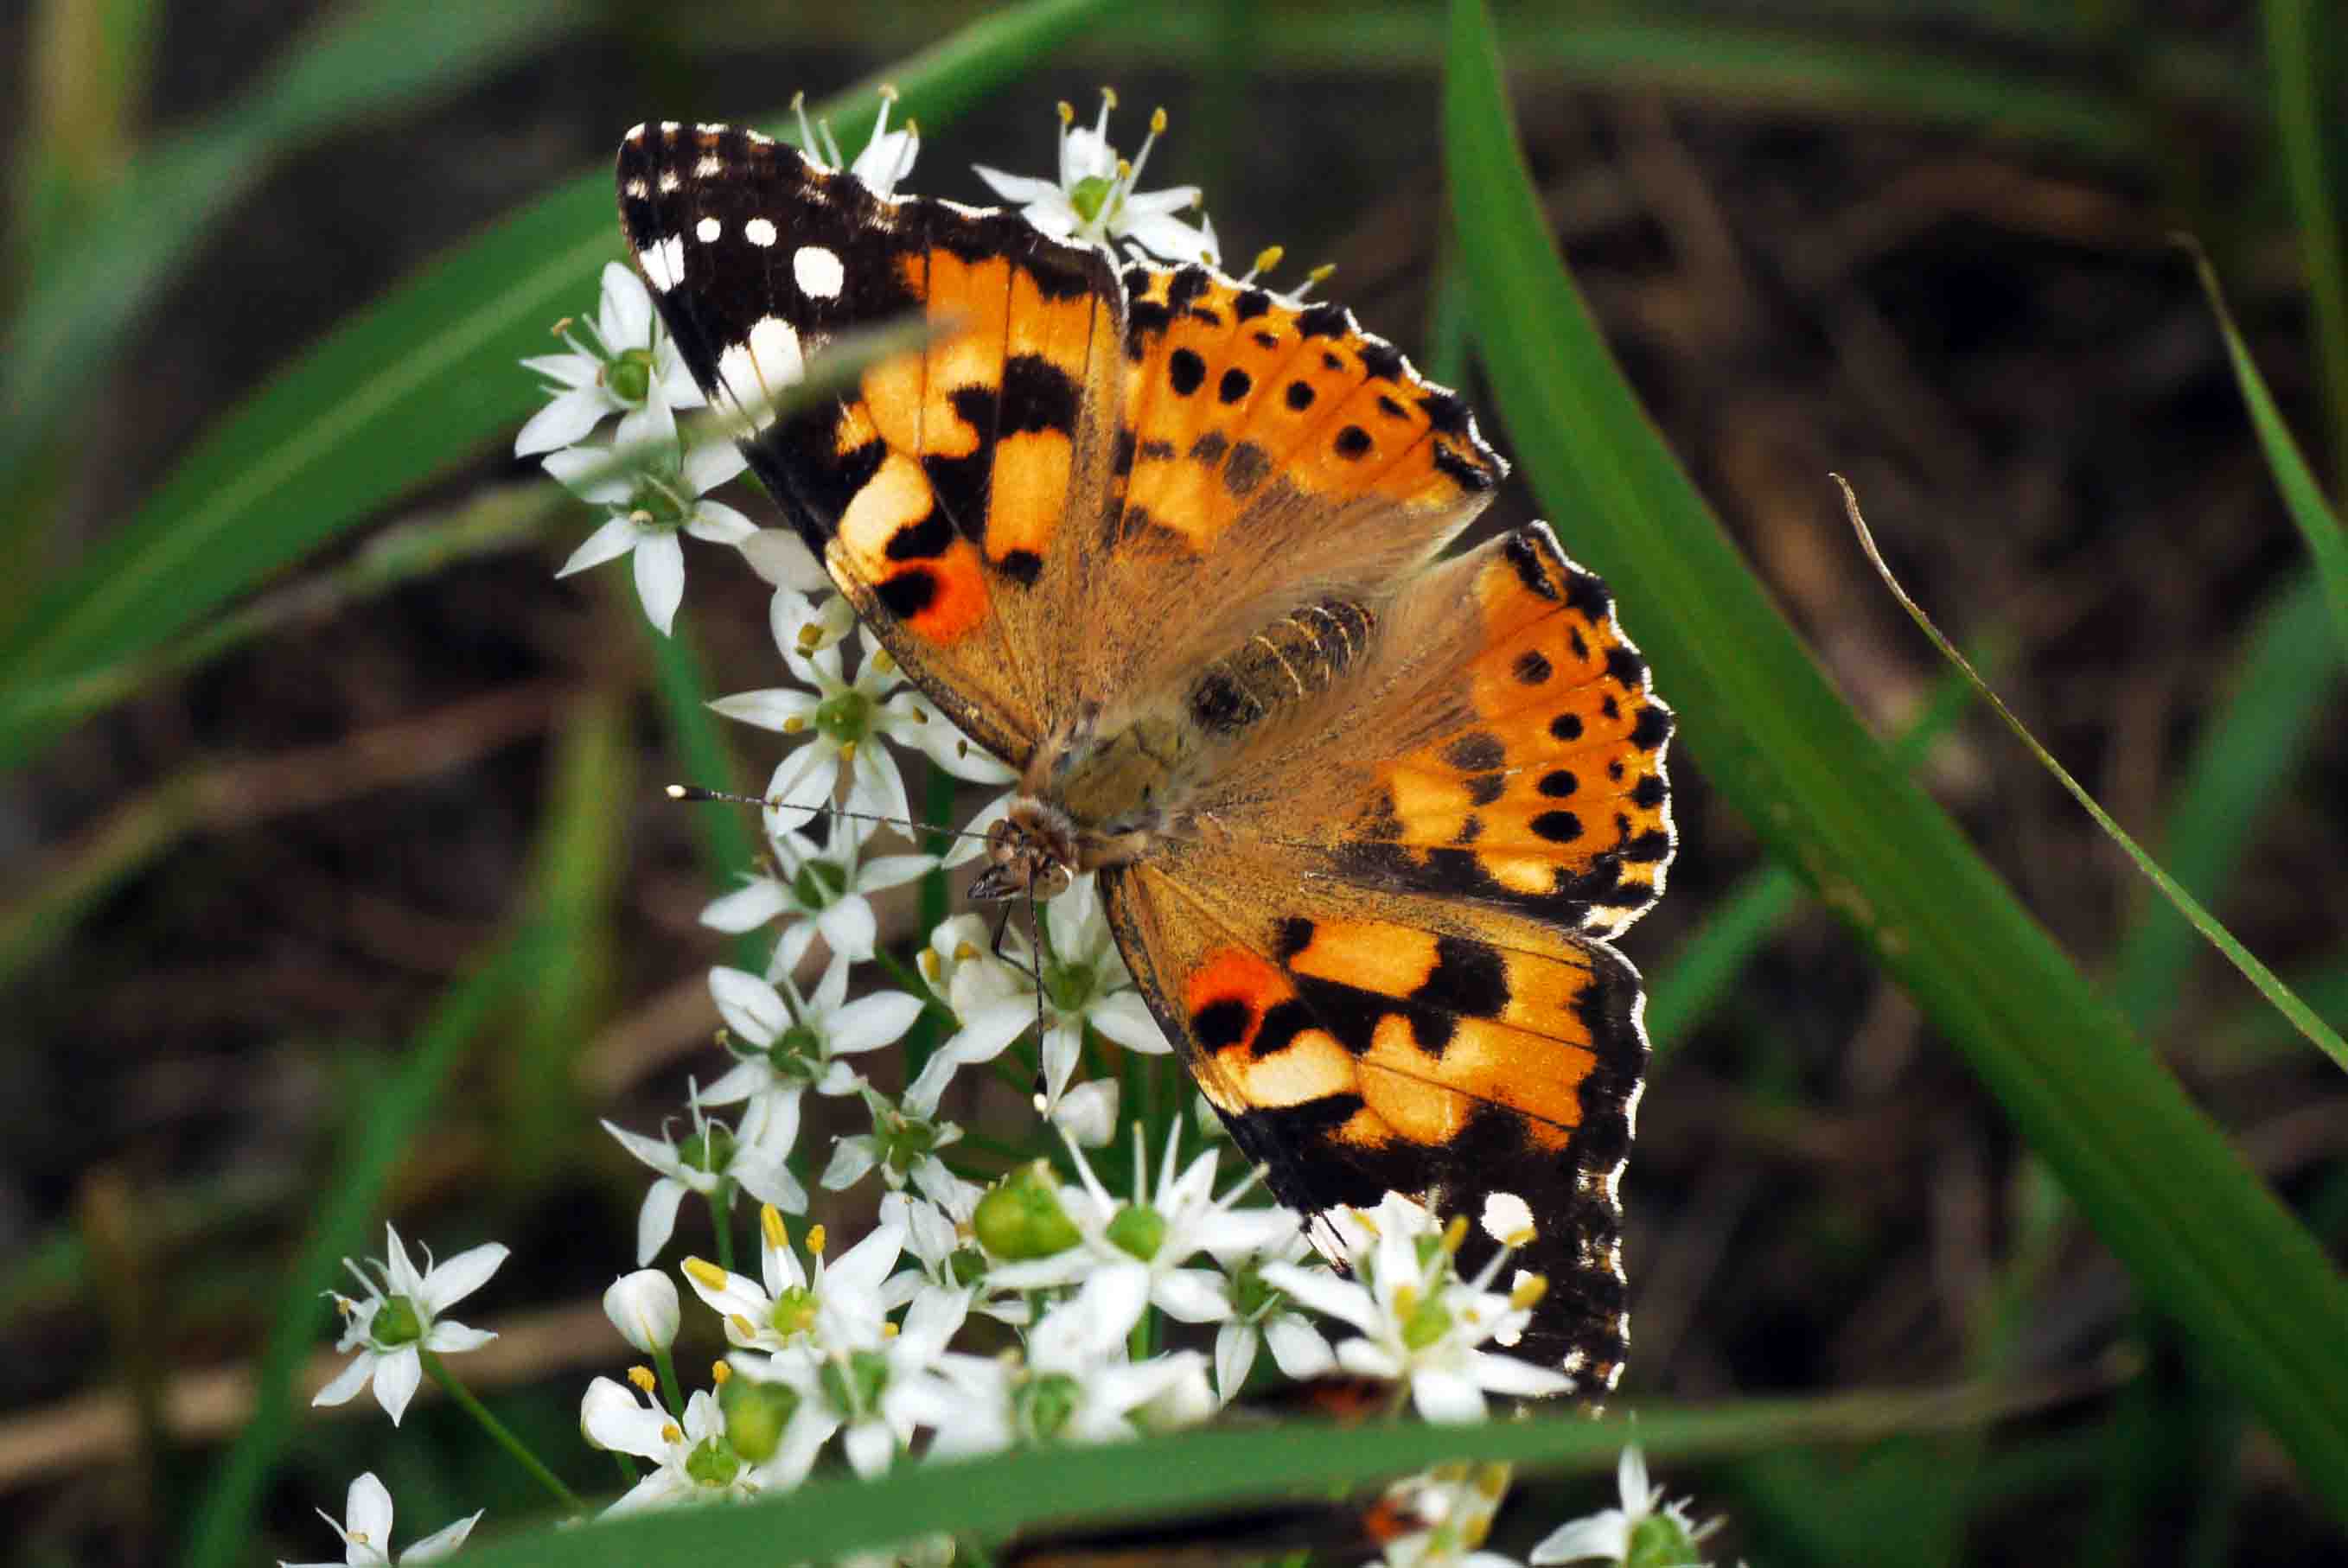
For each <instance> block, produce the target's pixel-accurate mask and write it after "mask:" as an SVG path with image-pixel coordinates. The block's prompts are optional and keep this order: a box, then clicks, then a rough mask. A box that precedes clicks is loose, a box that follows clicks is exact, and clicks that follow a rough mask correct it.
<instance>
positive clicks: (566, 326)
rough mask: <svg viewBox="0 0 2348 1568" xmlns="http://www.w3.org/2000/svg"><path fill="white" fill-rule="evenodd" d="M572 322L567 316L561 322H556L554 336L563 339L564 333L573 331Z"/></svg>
mask: <svg viewBox="0 0 2348 1568" xmlns="http://www.w3.org/2000/svg"><path fill="white" fill-rule="evenodd" d="M571 321H572V318H571V317H569V316H567V315H566V316H564V317H563V318H562V319H561V321H558V322H556V323H555V324H554V335H555V336H557V337H561V335H563V334H564V333H566V332H569V331H570V330H571Z"/></svg>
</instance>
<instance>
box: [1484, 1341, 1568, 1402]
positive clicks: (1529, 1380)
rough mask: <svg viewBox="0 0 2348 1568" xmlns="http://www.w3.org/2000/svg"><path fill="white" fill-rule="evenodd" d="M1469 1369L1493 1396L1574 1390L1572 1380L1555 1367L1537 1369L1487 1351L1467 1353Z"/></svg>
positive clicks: (1509, 1357)
mask: <svg viewBox="0 0 2348 1568" xmlns="http://www.w3.org/2000/svg"><path fill="white" fill-rule="evenodd" d="M1468 1375H1469V1376H1470V1377H1474V1378H1475V1380H1476V1381H1477V1382H1478V1383H1480V1384H1482V1385H1483V1386H1484V1387H1487V1388H1488V1389H1490V1390H1491V1391H1492V1392H1493V1393H1495V1394H1519V1395H1527V1396H1538V1395H1547V1394H1562V1393H1564V1392H1566V1391H1567V1390H1568V1389H1570V1388H1571V1387H1573V1379H1572V1378H1570V1377H1567V1376H1566V1375H1565V1374H1564V1373H1562V1372H1560V1371H1558V1370H1556V1369H1555V1368H1554V1367H1536V1366H1535V1365H1533V1364H1532V1363H1531V1362H1529V1361H1520V1360H1519V1359H1518V1358H1517V1357H1513V1356H1496V1355H1494V1354H1493V1353H1492V1352H1491V1351H1488V1350H1471V1351H1469V1352H1468Z"/></svg>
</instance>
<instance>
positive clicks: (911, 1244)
mask: <svg viewBox="0 0 2348 1568" xmlns="http://www.w3.org/2000/svg"><path fill="white" fill-rule="evenodd" d="M953 1183H954V1186H953V1192H952V1193H950V1194H949V1195H948V1197H947V1198H946V1199H945V1200H944V1201H942V1202H940V1201H936V1200H932V1199H930V1198H927V1197H923V1196H922V1195H921V1194H920V1193H918V1192H887V1193H883V1194H882V1195H881V1199H880V1222H881V1223H882V1224H884V1225H895V1226H897V1227H898V1228H899V1229H901V1230H902V1231H903V1232H904V1233H905V1252H906V1253H907V1254H908V1255H910V1256H911V1258H912V1260H913V1261H914V1262H915V1263H916V1264H919V1265H920V1267H918V1268H913V1269H907V1270H904V1271H903V1272H901V1273H899V1274H891V1276H890V1277H889V1279H888V1280H887V1282H886V1283H884V1284H882V1285H881V1287H880V1297H881V1299H882V1300H883V1301H885V1302H886V1303H888V1305H889V1307H890V1309H891V1310H892V1311H893V1310H895V1309H896V1308H898V1307H900V1306H903V1305H906V1304H907V1303H909V1302H916V1301H920V1300H921V1299H922V1298H923V1297H925V1296H933V1295H934V1296H953V1297H955V1298H957V1299H959V1300H962V1301H964V1302H966V1303H968V1304H969V1310H970V1311H972V1312H976V1313H981V1314H983V1315H986V1316H988V1317H992V1318H994V1319H995V1320H996V1321H997V1322H1000V1323H1014V1324H1024V1323H1025V1322H1027V1321H1028V1320H1029V1319H1030V1318H1031V1317H1033V1316H1034V1315H1035V1314H1034V1313H1033V1311H1032V1310H1030V1308H1029V1306H1028V1305H1027V1299H1026V1298H1025V1296H1022V1295H1007V1294H1003V1293H1002V1290H1001V1287H1000V1286H997V1285H995V1284H994V1282H993V1281H992V1280H991V1279H990V1278H989V1277H988V1275H987V1272H986V1269H987V1263H986V1254H985V1253H984V1252H983V1250H982V1249H981V1248H980V1247H979V1245H978V1243H977V1241H976V1240H975V1239H974V1238H973V1236H972V1234H971V1217H972V1215H973V1214H974V1213H975V1212H977V1209H978V1201H979V1199H981V1198H983V1197H984V1196H985V1195H986V1190H985V1189H984V1188H983V1187H980V1186H978V1185H976V1184H975V1183H973V1182H969V1181H963V1180H962V1179H961V1178H960V1177H954V1178H953Z"/></svg>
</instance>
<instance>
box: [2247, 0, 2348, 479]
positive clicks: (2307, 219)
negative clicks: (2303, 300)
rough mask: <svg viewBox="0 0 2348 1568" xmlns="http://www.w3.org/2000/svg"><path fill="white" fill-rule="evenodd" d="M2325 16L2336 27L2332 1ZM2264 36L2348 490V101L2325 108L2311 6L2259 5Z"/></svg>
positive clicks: (2336, 448) (2318, 20) (2320, 26)
mask: <svg viewBox="0 0 2348 1568" xmlns="http://www.w3.org/2000/svg"><path fill="white" fill-rule="evenodd" d="M2323 9H2328V10H2329V11H2330V13H2331V15H2332V16H2333V21H2334V23H2335V24H2336V22H2337V19H2338V16H2339V6H2338V4H2337V0H2334V3H2333V5H2330V6H2328V7H2325V8H2323ZM2259 15H2260V21H2261V22H2262V24H2263V28H2262V31H2263V32H2264V34H2265V36H2266V55H2267V80H2268V84H2269V88H2270V91H2271V98H2272V101H2273V104H2274V117H2275V136H2276V139H2277V140H2278V141H2279V142H2280V143H2281V149H2282V167H2283V173H2284V175H2285V176H2286V177H2287V178H2288V180H2289V181H2290V183H2291V211H2292V214H2293V216H2294V217H2296V218H2297V220H2298V225H2297V226H2298V230H2299V253H2300V260H2301V263H2302V265H2304V266H2305V267H2306V269H2307V297H2308V303H2309V304H2310V305H2312V313H2311V314H2312V315H2313V318H2314V319H2313V320H2312V323H2311V324H2310V326H2311V329H2312V337H2313V342H2312V344H2311V347H2312V349H2313V350H2314V358H2315V364H2316V369H2317V373H2318V375H2319V376H2320V377H2321V378H2322V385H2323V407H2324V411H2325V412H2326V413H2327V414H2328V415H2329V416H2330V417H2331V425H2332V472H2333V478H2334V479H2335V480H2340V481H2342V482H2343V483H2348V260H2343V257H2342V254H2341V247H2342V244H2343V239H2348V236H2343V232H2342V231H2341V226H2340V223H2341V216H2342V214H2341V211H2340V207H2339V193H2340V182H2339V180H2338V178H2337V177H2336V176H2335V175H2334V173H2333V170H2332V169H2331V167H2330V165H2331V161H2332V158H2331V154H2332V146H2331V143H2332V139H2333V137H2335V136H2336V135H2337V134H2338V132H2339V129H2340V121H2339V117H2340V115H2341V113H2342V112H2343V110H2348V99H2335V100H2334V101H2333V102H2331V103H2328V104H2327V103H2326V102H2325V101H2324V97H2325V95H2324V88H2325V83H2324V82H2323V80H2322V77H2320V76H2319V74H2318V73H2319V72H2321V71H2322V70H2323V68H2324V67H2325V66H2326V65H2327V64H2329V65H2333V66H2337V65H2339V64H2340V63H2341V62H2340V60H2339V58H2338V57H2337V55H2336V54H2335V53H2334V52H2333V50H2334V48H2336V47H2337V46H2339V45H2340V44H2341V43H2342V39H2341V38H2340V37H2339V36H2338V33H2339V29H2338V27H2337V26H2333V27H2332V28H2331V31H2332V33H2333V36H2332V37H2330V38H2326V37H2325V36H2324V32H2325V25H2324V21H2323V17H2322V15H2320V14H2319V7H2318V6H2317V5H2316V4H2315V0H2264V3H2263V4H2261V5H2260V6H2259Z"/></svg>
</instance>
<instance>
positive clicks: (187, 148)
mask: <svg viewBox="0 0 2348 1568" xmlns="http://www.w3.org/2000/svg"><path fill="white" fill-rule="evenodd" d="M578 9H579V8H578V7H577V6H576V5H573V4H572V0H480V3H478V4H474V5H434V6H425V7H417V6H415V5H401V4H382V5H371V6H366V7H363V8H360V9H357V10H352V11H341V12H334V13H330V14H329V15H328V16H327V18H326V19H325V20H324V22H322V23H321V24H319V25H318V26H315V27H314V28H313V29H312V30H311V31H310V32H309V33H308V34H307V35H305V36H304V37H303V38H302V39H301V40H300V41H299V42H298V43H297V44H295V45H294V46H293V47H292V48H291V49H290V50H288V51H287V54H286V57H285V58H284V59H283V62H282V63H280V64H279V65H278V66H277V67H276V68H274V69H273V70H271V71H270V72H268V73H267V74H266V75H265V77H263V80H262V81H261V82H260V83H259V84H258V85H257V86H256V87H254V88H252V90H251V91H249V92H248V93H246V94H245V96H244V97H243V98H241V99H240V100H239V101H238V102H237V103H235V104H234V105H233V106H232V107H231V108H228V109H227V110H225V111H223V112H222V113H221V114H219V115H216V116H214V117H212V118H211V119H209V120H207V121H206V122H205V123H203V124H202V125H201V126H198V127H195V128H193V129H189V130H185V131H182V132H180V134H178V135H177V136H174V137H171V138H170V139H166V140H164V141H163V142H161V143H160V144H159V145H157V146H156V147H154V148H153V149H152V150H149V152H147V153H146V154H144V155H142V156H141V157H140V158H139V159H138V160H136V161H134V162H133V163H132V164H131V165H130V167H129V169H127V170H124V171H123V172H122V174H121V176H120V177H119V178H118V179H117V180H116V181H112V182H111V184H110V186H109V188H108V190H107V191H105V192H104V193H103V195H101V196H100V197H98V200H97V201H95V202H94V203H93V205H92V206H91V207H90V208H89V210H88V211H85V212H84V214H83V215H82V217H81V219H80V221H79V222H73V223H71V224H68V225H66V226H65V227H64V228H63V230H62V232H57V233H53V234H52V235H50V236H49V238H50V241H51V243H50V244H48V245H47V246H46V247H45V248H44V250H43V251H42V253H40V254H39V256H38V257H37V258H36V261H37V264H36V267H35V268H34V271H33V273H32V276H31V280H30V284H31V286H30V288H29V290H28V292H27V294H26V300H25V302H24V308H23V310H22V312H21V314H20V315H18V317H17V320H16V323H15V326H14V327H13V329H12V330H11V331H10V333H9V335H8V344H7V347H6V349H5V352H0V366H5V371H0V408H5V410H6V415H5V418H0V476H13V475H14V474H15V472H16V470H17V468H18V466H19V465H20V464H21V463H23V462H24V461H25V460H26V459H27V458H28V457H31V456H33V455H35V454H37V453H38V452H39V451H41V449H42V448H43V446H44V445H45V443H46V440H47V438H48V437H49V435H50V433H51V432H52V431H53V430H54V428H56V424H57V420H58V419H59V418H62V417H63V416H64V415H65V414H66V413H67V412H68V411H70V410H73V409H77V408H81V407H86V406H87V405H88V395H89V393H90V392H91V391H92V390H93V389H94V388H95V387H97V386H98V384H99V377H102V376H104V375H105V374H107V373H108V370H109V369H110V368H111V367H112V365H113V362H114V359H115V356H116V354H117V353H118V350H119V349H120V347H121V345H122V341H123V338H124V337H125V335H127V334H128V332H129V329H130V328H131V327H132V326H134V325H137V323H138V321H139V317H140V316H141V315H143V314H144V312H145V311H146V310H147V308H148V307H149V305H151V304H153V303H154V300H155V297H156V295H157V294H159V293H160V292H161V290H162V288H163V287H164V285H165V284H168V283H169V282H170V277H171V274H172V272H173V270H174V269H175V268H176V267H177V266H178V265H179V263H180V262H181V261H183V260H184V259H185V258H186V257H187V256H188V255H189V254H190V253H192V252H193V251H194V250H195V249H196V247H197V246H199V245H200V244H201V243H202V242H203V240H204V237H205V236H206V234H208V233H209V232H211V226H212V224H213V223H214V222H216V221H217V220H218V219H219V218H221V216H222V215H223V214H224V213H226V212H227V211H229V210H230V209H231V208H232V207H233V206H234V205H235V204H236V202H238V201H240V200H242V198H243V197H244V196H245V195H246V193H247V192H249V191H252V189H253V188H254V187H255V186H256V185H258V184H259V183H260V181H261V180H262V178H263V176H264V175H265V174H267V173H268V172H269V171H270V170H272V169H273V168H274V167H275V165H276V164H277V162H278V160H280V159H282V158H283V157H284V156H285V155H286V154H288V153H290V152H292V151H293V150H295V149H297V148H299V147H301V146H302V145H303V144H304V143H306V142H309V141H312V140H314V139H316V138H318V137H319V136H321V135H324V134H325V133H327V132H329V131H333V130H335V129H342V128H344V127H347V126H349V125H351V124H353V123H355V122H356V121H358V120H361V119H366V118H370V117H374V116H378V115H381V114H383V113H384V112H385V111H386V110H388V109H392V108H398V107H403V106H406V105H408V104H413V103H417V102H419V101H429V100H431V99H433V98H439V97H444V96H446V95H447V94H448V93H450V92H452V91H454V90H456V89H457V88H462V87H464V86H466V85H467V84H469V82H471V81H473V80H474V79H475V78H477V77H479V76H481V75H483V74H485V73H487V72H489V71H493V70H496V69H497V68H499V67H501V66H503V65H505V64H506V63H507V62H508V61H509V60H510V59H512V58H513V57H515V56H516V55H518V54H519V53H520V52H521V51H522V50H523V49H525V48H528V47H530V46H533V45H536V44H538V43H539V42H541V40H543V39H545V38H546V37H547V36H550V35H551V33H553V32H555V31H556V30H558V29H559V28H561V27H564V26H569V25H570V23H571V21H572V19H573V18H574V17H575V16H576V15H577V13H578Z"/></svg>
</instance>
